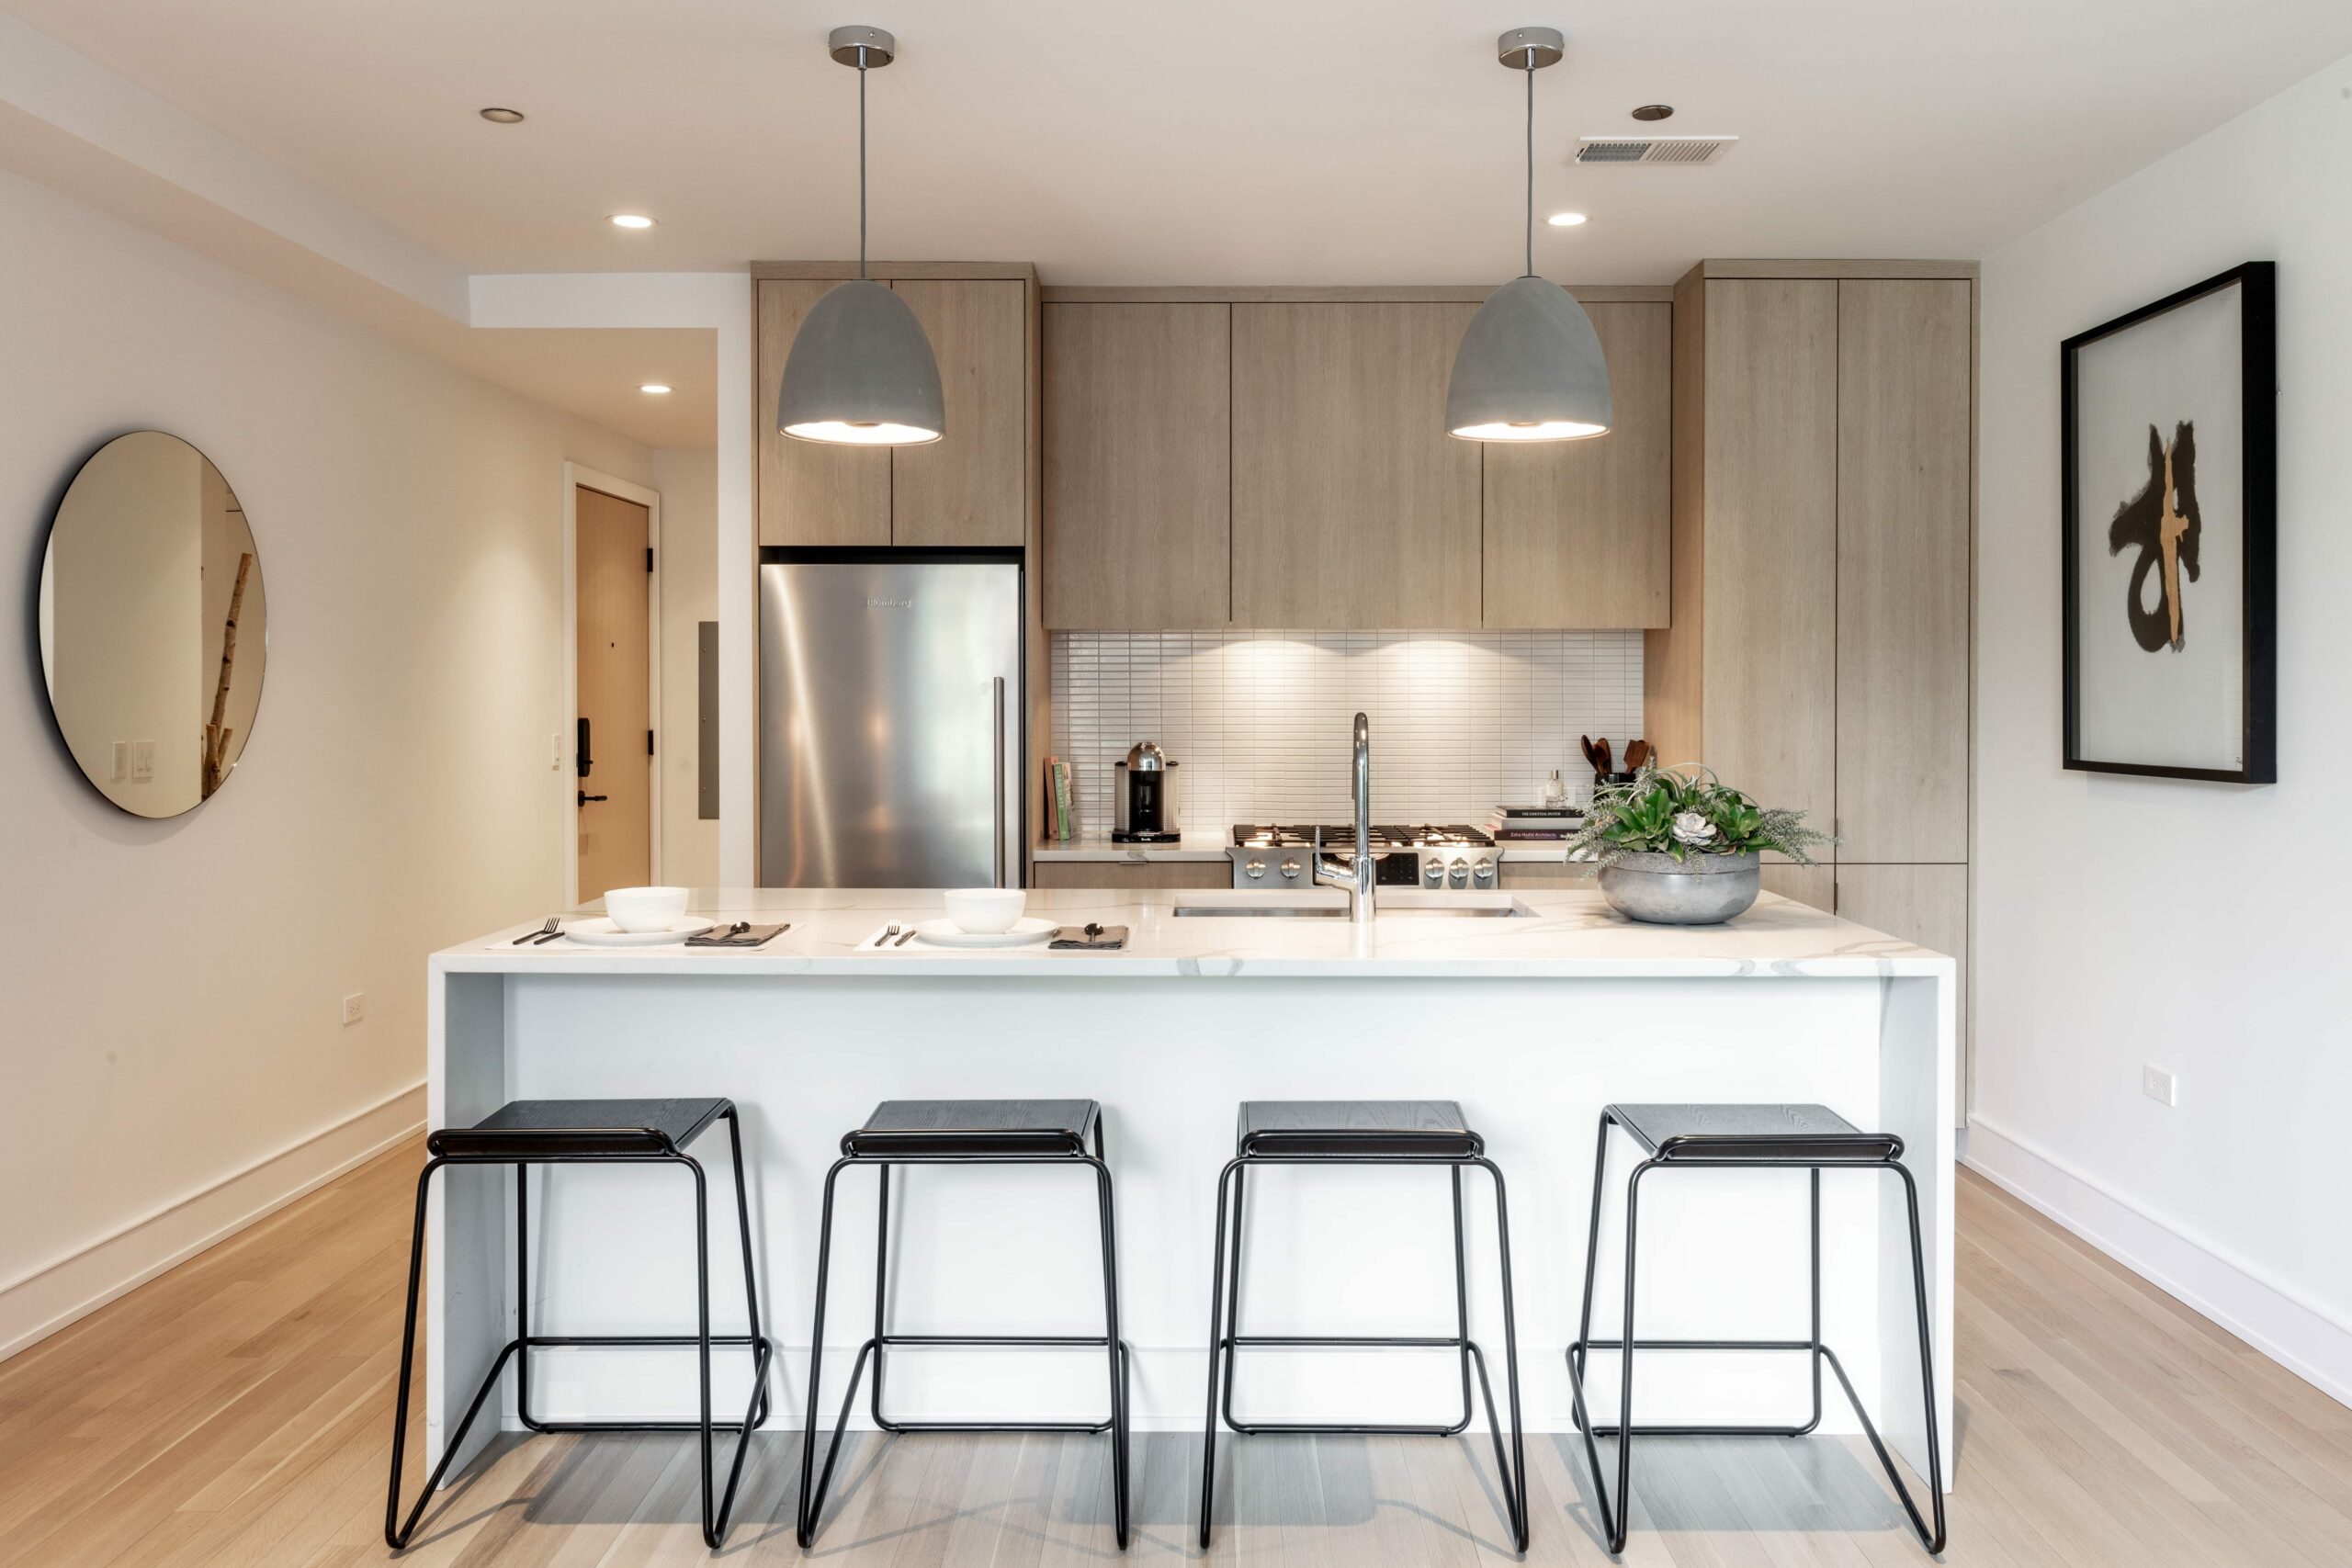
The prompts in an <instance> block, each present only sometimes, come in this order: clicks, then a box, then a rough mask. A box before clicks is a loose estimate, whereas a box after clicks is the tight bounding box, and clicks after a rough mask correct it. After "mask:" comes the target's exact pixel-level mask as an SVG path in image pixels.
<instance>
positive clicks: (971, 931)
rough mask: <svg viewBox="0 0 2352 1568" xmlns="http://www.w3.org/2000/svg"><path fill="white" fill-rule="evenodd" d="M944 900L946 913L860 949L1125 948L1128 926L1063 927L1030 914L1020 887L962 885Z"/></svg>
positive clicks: (887, 932) (893, 928)
mask: <svg viewBox="0 0 2352 1568" xmlns="http://www.w3.org/2000/svg"><path fill="white" fill-rule="evenodd" d="M943 897H944V901H945V903H946V906H947V913H946V914H945V915H944V916H943V917H941V918H939V919H929V920H917V921H915V922H914V923H913V924H911V925H905V924H900V923H898V922H895V921H894V922H892V923H890V924H888V925H885V926H884V927H883V928H882V929H881V930H879V931H876V932H875V933H874V934H873V935H872V936H870V937H868V938H866V939H865V942H861V943H859V944H858V945H859V948H860V949H861V951H865V952H869V953H880V952H886V951H887V952H896V951H899V950H900V949H904V948H911V947H929V948H946V949H951V950H954V949H963V950H979V951H987V950H990V949H1001V948H1016V947H1040V946H1042V947H1046V948H1048V949H1050V950H1052V951H1056V952H1115V951H1117V950H1119V949H1121V948H1123V947H1125V945H1126V942H1127V928H1126V927H1125V926H1104V925H1101V924H1098V923H1095V922H1092V921H1089V922H1088V923H1087V924H1085V925H1083V926H1065V925H1061V924H1058V923H1057V922H1056V921H1053V920H1049V919H1044V918H1043V917H1041V916H1036V915H1026V914H1023V910H1024V909H1026V908H1028V902H1029V895H1028V893H1027V891H1026V890H1025V889H1023V888H1019V887H961V888H951V889H948V890H947V891H946V892H945V893H944V895H943Z"/></svg>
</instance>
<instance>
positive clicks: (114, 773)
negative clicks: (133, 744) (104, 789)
mask: <svg viewBox="0 0 2352 1568" xmlns="http://www.w3.org/2000/svg"><path fill="white" fill-rule="evenodd" d="M129 777H130V741H128V740H118V741H116V742H115V743H114V763H113V766H112V767H110V768H109V769H108V770H107V783H109V784H120V783H121V782H122V781H123V780H125V779H127V778H129Z"/></svg>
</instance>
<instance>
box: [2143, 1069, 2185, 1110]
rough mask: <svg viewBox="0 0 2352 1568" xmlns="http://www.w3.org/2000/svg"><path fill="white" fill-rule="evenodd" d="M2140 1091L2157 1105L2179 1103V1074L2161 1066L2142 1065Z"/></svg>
mask: <svg viewBox="0 0 2352 1568" xmlns="http://www.w3.org/2000/svg"><path fill="white" fill-rule="evenodd" d="M2140 1092H2141V1093H2142V1094H2144V1095H2146V1096H2147V1097H2148V1098H2149V1099H2150V1100H2154V1101H2155V1102H2156V1103H2157V1104H2159V1105H2178V1104H2179V1103H2180V1077H2179V1075H2177V1074H2175V1073H2168V1072H2166V1071H2165V1070H2164V1069H2163V1068H2162V1067H2154V1066H2149V1067H2142V1068H2141V1069H2140Z"/></svg>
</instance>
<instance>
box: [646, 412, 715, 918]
mask: <svg viewBox="0 0 2352 1568" xmlns="http://www.w3.org/2000/svg"><path fill="white" fill-rule="evenodd" d="M653 488H654V489H655V490H658V491H661V492H662V690H661V693H660V694H659V700H660V707H661V713H660V718H659V724H660V727H661V739H660V741H659V745H660V750H661V762H662V863H661V865H660V866H658V867H657V868H655V871H654V874H655V876H656V877H658V878H659V879H660V880H662V882H665V883H668V884H670V885H672V886H681V887H715V886H718V819H717V818H712V819H711V820H710V821H707V822H706V821H703V820H702V819H701V818H699V817H697V816H696V815H695V810H696V799H697V796H696V793H695V783H696V769H695V759H696V756H697V752H696V749H695V743H696V740H697V737H698V731H697V722H696V721H697V713H698V710H697V707H696V698H697V695H698V691H697V686H698V682H699V674H698V663H697V653H696V649H695V625H696V623H697V622H701V621H715V620H717V619H718V453H717V452H709V451H702V452H695V451H684V450H663V451H659V452H656V453H654V454H653Z"/></svg>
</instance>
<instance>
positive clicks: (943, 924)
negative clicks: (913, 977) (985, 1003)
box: [915, 915, 1060, 947]
mask: <svg viewBox="0 0 2352 1568" xmlns="http://www.w3.org/2000/svg"><path fill="white" fill-rule="evenodd" d="M1059 929H1060V926H1059V924H1058V922H1057V921H1053V920H1044V919H1038V918H1037V917H1036V916H1035V915H1032V916H1030V917H1029V918H1028V919H1024V920H1015V921H1013V922H1012V930H1011V931H966V930H964V929H963V928H962V927H961V926H958V925H956V923H955V922H954V921H952V920H922V921H919V922H918V923H917V924H916V926H915V935H916V936H918V937H920V938H921V939H922V942H923V943H924V944H925V945H926V946H929V947H1031V946H1035V944H1036V943H1038V942H1047V941H1050V940H1052V938H1053V934H1054V932H1055V931H1057V930H1059Z"/></svg>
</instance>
